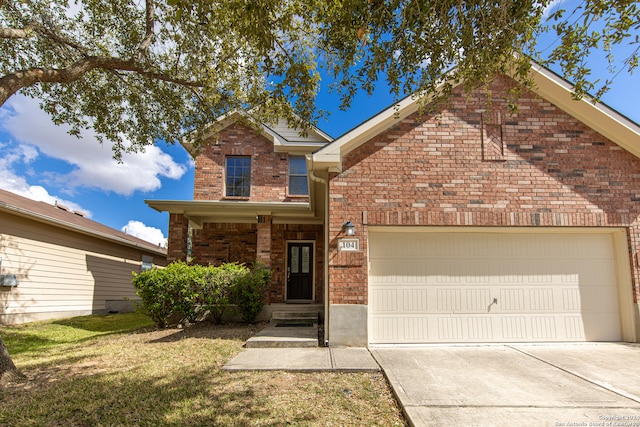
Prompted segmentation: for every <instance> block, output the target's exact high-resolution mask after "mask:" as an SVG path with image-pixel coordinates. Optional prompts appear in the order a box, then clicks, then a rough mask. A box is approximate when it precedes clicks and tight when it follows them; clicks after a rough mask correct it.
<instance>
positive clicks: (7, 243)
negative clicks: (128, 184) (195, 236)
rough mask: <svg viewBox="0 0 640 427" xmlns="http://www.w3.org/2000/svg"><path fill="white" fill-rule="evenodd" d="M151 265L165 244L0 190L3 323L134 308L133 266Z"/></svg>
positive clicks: (162, 259)
mask: <svg viewBox="0 0 640 427" xmlns="http://www.w3.org/2000/svg"><path fill="white" fill-rule="evenodd" d="M153 265H159V266H164V265H166V250H165V249H164V248H160V247H158V246H156V245H153V244H151V243H149V242H146V241H144V240H141V239H138V238H136V237H133V236H130V235H128V234H126V233H123V232H120V231H117V230H114V229H112V228H109V227H107V226H105V225H102V224H99V223H97V222H95V221H92V220H90V219H87V218H84V217H83V216H82V214H81V213H79V212H71V211H69V210H68V209H67V208H65V207H64V206H61V205H58V204H56V206H53V205H50V204H47V203H44V202H37V201H33V200H30V199H27V198H24V197H21V196H18V195H16V194H13V193H10V192H8V191H4V190H0V270H1V271H0V273H2V278H3V279H4V282H3V283H4V285H5V286H0V304H1V306H0V324H17V323H23V322H29V321H34V320H43V319H55V318H64V317H71V316H78V315H86V314H92V313H106V312H109V311H127V310H131V309H132V306H133V304H132V302H131V300H134V299H138V298H137V296H136V294H135V290H134V288H133V285H132V284H131V279H132V272H136V273H137V272H140V271H141V269H146V268H151V266H153ZM14 278H15V282H14Z"/></svg>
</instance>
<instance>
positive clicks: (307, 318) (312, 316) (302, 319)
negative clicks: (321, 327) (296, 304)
mask: <svg viewBox="0 0 640 427" xmlns="http://www.w3.org/2000/svg"><path fill="white" fill-rule="evenodd" d="M271 324H272V325H317V324H318V312H317V311H274V312H273V314H272V315H271Z"/></svg>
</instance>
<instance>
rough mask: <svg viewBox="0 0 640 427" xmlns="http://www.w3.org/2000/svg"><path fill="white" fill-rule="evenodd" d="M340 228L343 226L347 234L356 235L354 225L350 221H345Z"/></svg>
mask: <svg viewBox="0 0 640 427" xmlns="http://www.w3.org/2000/svg"><path fill="white" fill-rule="evenodd" d="M342 228H344V233H345V234H346V235H347V236H355V235H356V226H355V225H353V223H352V222H351V221H347V222H345V223H344V224H342Z"/></svg>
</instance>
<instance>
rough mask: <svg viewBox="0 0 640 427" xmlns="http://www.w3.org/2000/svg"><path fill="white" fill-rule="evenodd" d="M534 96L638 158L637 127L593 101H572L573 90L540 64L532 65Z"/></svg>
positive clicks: (638, 140)
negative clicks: (538, 96) (536, 95)
mask: <svg viewBox="0 0 640 427" xmlns="http://www.w3.org/2000/svg"><path fill="white" fill-rule="evenodd" d="M531 73H532V77H533V80H534V82H535V87H534V88H533V90H534V92H536V93H537V94H538V95H540V96H541V97H542V98H544V99H546V100H547V101H549V102H551V103H553V104H554V105H555V106H556V107H558V108H560V109H561V110H563V111H564V112H565V113H567V114H569V115H571V116H573V117H575V118H576V119H578V120H580V121H581V122H582V123H584V124H586V125H587V126H589V127H590V128H592V129H594V130H595V131H596V132H598V133H600V134H601V135H602V136H604V137H606V138H608V139H610V140H611V141H613V142H615V143H616V144H617V145H619V146H620V147H622V148H624V149H625V150H627V151H628V152H630V153H631V154H633V155H634V156H636V157H640V126H638V124H637V123H634V122H633V121H631V120H629V119H628V118H626V117H624V116H623V115H621V114H620V113H618V112H617V111H615V110H613V109H612V108H610V107H608V106H606V105H605V104H602V103H600V102H596V103H595V104H594V103H593V102H592V98H589V97H586V96H585V97H583V98H582V99H581V100H575V99H573V94H572V91H573V86H572V85H571V84H570V83H568V82H567V81H566V80H563V79H562V78H561V77H559V76H558V75H556V74H555V73H553V72H551V71H549V70H548V69H546V68H544V67H542V66H541V65H539V64H535V63H533V64H532V65H531Z"/></svg>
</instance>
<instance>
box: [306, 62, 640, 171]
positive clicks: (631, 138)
mask: <svg viewBox="0 0 640 427" xmlns="http://www.w3.org/2000/svg"><path fill="white" fill-rule="evenodd" d="M530 73H531V77H532V79H533V81H534V83H535V86H534V87H533V88H532V90H533V92H534V93H536V94H537V95H538V96H540V97H541V98H543V99H545V100H547V101H549V102H551V103H553V104H554V105H555V106H556V107H558V108H559V109H561V110H563V111H564V112H565V113H567V114H569V115H571V116H573V117H574V118H576V119H577V120H579V121H581V122H582V123H584V124H585V125H587V126H589V127H590V128H592V129H594V130H595V131H597V132H598V133H600V134H601V135H603V136H605V137H606V138H608V139H609V140H611V141H612V142H614V143H615V144H617V145H619V146H621V147H622V148H624V149H625V150H627V151H629V152H630V153H631V154H633V155H635V156H636V157H638V158H640V126H639V125H638V124H637V123H634V122H633V121H631V120H629V119H628V118H626V117H624V116H623V115H621V114H620V113H618V112H617V111H615V110H613V109H612V108H610V107H608V106H607V105H605V104H603V103H599V102H596V103H594V102H593V100H592V99H590V98H587V97H585V98H583V99H581V100H575V99H573V96H572V88H573V87H572V85H571V84H569V83H568V82H567V81H565V80H564V79H562V78H561V77H559V76H558V75H556V74H555V73H553V72H552V71H550V70H548V69H547V68H545V67H542V66H541V65H539V64H536V63H534V62H532V66H531V70H530ZM431 98H432V97H429V99H427V101H429V100H430V99H431ZM419 108H420V99H419V97H418V96H415V95H411V96H408V97H406V98H404V99H403V100H401V101H400V102H398V103H396V104H394V105H392V106H391V107H389V108H387V109H386V110H383V111H382V112H380V113H379V114H377V115H375V116H373V117H372V118H370V119H368V120H367V121H365V122H363V123H362V124H360V125H359V126H357V127H356V128H354V129H352V130H351V131H349V132H347V133H345V134H344V135H342V136H340V137H338V138H337V139H335V140H334V141H333V142H332V143H330V144H328V145H326V146H325V147H323V148H321V149H320V150H318V151H316V152H315V153H314V154H313V156H312V161H313V167H314V169H329V170H333V171H340V170H341V161H342V156H344V155H346V154H348V153H349V152H351V151H352V150H354V149H356V148H357V147H359V146H360V145H362V144H364V143H365V142H367V141H369V140H370V139H371V138H373V137H375V136H376V135H379V134H380V133H382V132H384V131H386V130H387V129H389V128H391V127H392V126H394V125H396V124H397V123H399V122H401V121H402V120H404V119H405V118H407V117H408V116H410V115H411V114H413V113H415V112H417V111H418V110H419Z"/></svg>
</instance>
